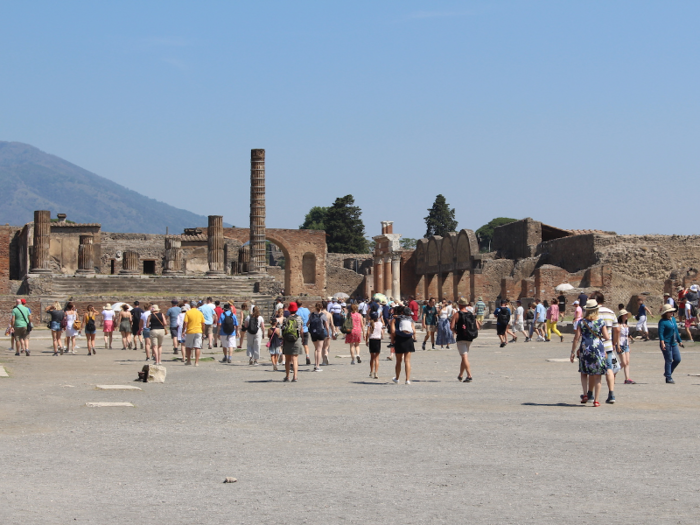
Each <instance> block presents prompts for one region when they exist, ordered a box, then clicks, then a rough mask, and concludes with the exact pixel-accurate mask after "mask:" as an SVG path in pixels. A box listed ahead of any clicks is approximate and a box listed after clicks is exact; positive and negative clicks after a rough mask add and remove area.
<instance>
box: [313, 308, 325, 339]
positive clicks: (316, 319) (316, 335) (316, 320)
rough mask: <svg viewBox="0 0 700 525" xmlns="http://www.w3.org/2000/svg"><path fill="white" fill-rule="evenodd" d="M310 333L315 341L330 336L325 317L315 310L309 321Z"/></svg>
mask: <svg viewBox="0 0 700 525" xmlns="http://www.w3.org/2000/svg"><path fill="white" fill-rule="evenodd" d="M309 333H310V334H311V339H313V340H314V341H320V340H321V339H325V338H326V337H328V334H327V333H326V329H325V327H324V326H323V318H322V317H321V314H318V313H316V312H313V313H312V314H311V320H310V322H309Z"/></svg>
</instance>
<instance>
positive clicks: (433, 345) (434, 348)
mask: <svg viewBox="0 0 700 525" xmlns="http://www.w3.org/2000/svg"><path fill="white" fill-rule="evenodd" d="M432 349H433V350H435V345H433V348H432ZM409 384H410V383H409Z"/></svg>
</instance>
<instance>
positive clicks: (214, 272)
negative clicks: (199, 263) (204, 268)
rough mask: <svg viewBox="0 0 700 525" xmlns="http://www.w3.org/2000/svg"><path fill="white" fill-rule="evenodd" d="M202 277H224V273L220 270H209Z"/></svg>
mask: <svg viewBox="0 0 700 525" xmlns="http://www.w3.org/2000/svg"><path fill="white" fill-rule="evenodd" d="M204 275H206V276H207V277H226V272H224V271H222V270H209V271H208V272H207V273H205V274H204Z"/></svg>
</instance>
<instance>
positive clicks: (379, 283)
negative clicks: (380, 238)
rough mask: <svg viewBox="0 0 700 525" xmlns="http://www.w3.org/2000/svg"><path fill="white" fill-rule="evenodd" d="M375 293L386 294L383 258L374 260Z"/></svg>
mask: <svg viewBox="0 0 700 525" xmlns="http://www.w3.org/2000/svg"><path fill="white" fill-rule="evenodd" d="M374 293H381V294H383V293H384V265H383V264H382V258H381V257H376V258H375V259H374Z"/></svg>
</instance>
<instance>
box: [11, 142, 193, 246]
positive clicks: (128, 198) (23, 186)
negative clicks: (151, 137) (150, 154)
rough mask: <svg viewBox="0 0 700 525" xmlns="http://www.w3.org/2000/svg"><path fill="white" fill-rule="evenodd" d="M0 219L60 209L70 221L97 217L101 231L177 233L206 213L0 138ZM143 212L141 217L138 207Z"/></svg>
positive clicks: (16, 221)
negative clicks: (149, 194) (126, 186)
mask: <svg viewBox="0 0 700 525" xmlns="http://www.w3.org/2000/svg"><path fill="white" fill-rule="evenodd" d="M0 187H2V189H3V192H2V193H3V200H2V204H1V205H0V224H5V223H9V224H11V225H17V226H21V225H23V224H25V223H27V222H31V221H33V220H34V210H51V217H52V218H53V217H56V213H65V214H67V215H68V220H70V221H74V222H81V223H83V222H99V223H100V224H102V230H103V231H108V232H125V233H165V228H166V226H167V227H168V228H169V230H170V232H171V233H181V232H182V230H183V229H184V228H192V227H194V226H206V225H207V218H206V217H204V216H203V215H197V214H195V213H192V212H189V211H187V210H181V209H179V208H175V207H173V206H170V205H168V204H165V203H164V202H159V201H157V200H154V199H151V198H148V197H145V196H143V195H141V194H140V193H136V192H135V191H132V190H129V189H127V188H125V187H124V186H120V185H119V184H117V183H115V182H112V181H111V180H108V179H105V178H104V177H100V176H99V175H95V174H94V173H90V172H89V171H86V170H84V169H82V168H79V167H78V166H76V165H75V164H71V163H70V162H67V161H65V160H63V159H61V158H59V157H56V156H54V155H49V154H48V153H44V152H43V151H40V150H38V149H36V148H35V147H33V146H30V145H28V144H22V143H20V142H2V141H0ZM146 211H147V212H148V214H147V217H148V220H145V218H144V217H145V216H144V212H146Z"/></svg>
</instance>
